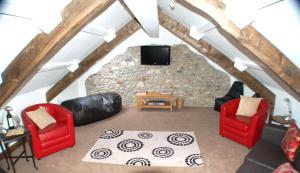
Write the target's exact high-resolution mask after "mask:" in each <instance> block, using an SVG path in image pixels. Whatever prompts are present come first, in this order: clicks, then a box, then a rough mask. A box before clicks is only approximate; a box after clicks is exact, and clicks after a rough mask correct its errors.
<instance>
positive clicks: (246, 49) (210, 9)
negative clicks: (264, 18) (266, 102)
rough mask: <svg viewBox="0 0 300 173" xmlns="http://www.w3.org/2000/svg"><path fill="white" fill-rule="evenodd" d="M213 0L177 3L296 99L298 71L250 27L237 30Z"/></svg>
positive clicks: (299, 95) (299, 87) (299, 83)
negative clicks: (197, 17) (209, 25)
mask: <svg viewBox="0 0 300 173" xmlns="http://www.w3.org/2000/svg"><path fill="white" fill-rule="evenodd" d="M211 1H214V0H210V1H207V0H178V1H177V2H178V3H180V4H181V5H183V6H184V7H186V8H187V9H189V10H191V11H193V12H194V13H197V14H199V15H201V16H202V17H204V18H206V19H207V20H209V21H211V22H212V23H213V24H215V25H216V27H217V28H218V31H219V32H220V33H221V34H222V35H223V36H224V37H225V38H226V39H227V40H228V41H229V42H230V43H232V44H233V45H235V46H236V48H238V49H239V50H240V51H241V52H242V53H244V54H245V55H246V56H247V57H249V58H250V59H252V60H253V61H254V62H256V63H257V64H258V65H259V66H260V67H262V68H263V69H264V71H265V72H266V73H267V74H269V75H270V76H271V77H272V78H273V79H274V80H275V81H276V82H277V83H278V84H279V85H280V86H281V87H282V88H284V89H285V90H286V91H287V92H288V93H289V94H291V95H292V96H293V97H295V98H296V99H297V100H298V101H300V71H299V68H298V67H297V66H296V65H295V64H293V63H292V62H291V61H290V60H289V59H288V58H287V57H286V56H285V55H284V54H283V53H282V52H280V50H278V49H277V48H276V47H274V46H273V44H272V43H271V42H269V41H268V40H267V39H266V38H265V37H264V36H263V35H261V34H260V33H259V32H258V31H256V29H255V28H254V27H252V26H251V25H248V26H247V27H245V28H244V29H242V30H240V29H239V28H238V27H237V26H235V25H234V24H233V23H232V22H231V21H230V20H229V19H228V18H226V16H225V15H224V13H223V11H224V8H223V7H222V5H220V6H218V5H216V4H218V3H212V2H211Z"/></svg>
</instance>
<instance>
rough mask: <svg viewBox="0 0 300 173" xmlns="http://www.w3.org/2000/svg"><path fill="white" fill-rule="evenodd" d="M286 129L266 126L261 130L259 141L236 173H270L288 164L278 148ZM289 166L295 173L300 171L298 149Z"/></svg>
mask: <svg viewBox="0 0 300 173" xmlns="http://www.w3.org/2000/svg"><path fill="white" fill-rule="evenodd" d="M286 129H287V128H286V127H283V126H277V125H273V124H270V125H267V126H266V127H265V128H264V130H263V134H262V137H261V140H259V141H258V142H257V143H256V145H255V146H254V147H253V148H252V149H251V150H250V152H249V153H248V154H247V156H246V158H245V160H244V163H243V164H242V165H241V166H240V167H239V169H238V170H237V173H254V172H255V173H272V172H273V171H274V169H276V168H277V167H278V166H279V165H281V164H283V163H285V162H288V160H287V159H286V157H285V154H284V153H283V151H282V149H281V147H280V145H281V140H282V138H283V137H284V135H285V131H286ZM291 165H292V166H293V167H294V168H295V169H296V170H297V171H299V170H300V152H299V147H298V149H297V152H296V156H295V161H294V162H292V163H291Z"/></svg>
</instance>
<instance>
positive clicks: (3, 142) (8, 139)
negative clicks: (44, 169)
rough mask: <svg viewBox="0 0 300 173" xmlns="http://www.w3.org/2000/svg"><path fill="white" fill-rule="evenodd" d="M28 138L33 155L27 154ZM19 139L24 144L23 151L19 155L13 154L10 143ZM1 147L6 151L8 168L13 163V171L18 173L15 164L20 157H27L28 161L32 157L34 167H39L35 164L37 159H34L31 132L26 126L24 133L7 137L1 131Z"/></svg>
mask: <svg viewBox="0 0 300 173" xmlns="http://www.w3.org/2000/svg"><path fill="white" fill-rule="evenodd" d="M26 139H27V140H28V143H29V146H30V150H31V155H27V151H26V146H25V144H26ZM18 141H21V143H22V145H23V151H22V152H21V153H20V154H19V155H18V156H12V155H11V151H10V149H9V147H8V145H9V144H10V143H12V142H18ZM0 147H1V150H2V151H4V152H3V153H4V154H3V155H4V158H5V161H6V163H7V169H10V165H11V167H12V169H13V172H14V173H16V169H15V164H16V163H17V161H18V160H19V159H20V158H24V159H26V161H29V160H28V159H29V158H31V159H32V162H33V166H34V168H35V169H38V168H37V166H36V164H35V159H34V155H33V152H32V146H31V134H30V132H29V131H28V130H27V129H26V128H25V127H24V134H22V135H17V136H11V137H6V134H4V133H0ZM13 159H15V160H13Z"/></svg>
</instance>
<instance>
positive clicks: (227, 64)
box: [159, 12, 275, 112]
mask: <svg viewBox="0 0 300 173" xmlns="http://www.w3.org/2000/svg"><path fill="white" fill-rule="evenodd" d="M159 21H160V25H162V26H163V27H164V28H166V29H167V30H169V31H170V32H172V33H173V34H174V35H176V36H177V37H179V38H180V39H182V40H183V41H185V42H186V43H188V44H189V45H191V46H192V47H194V48H195V49H197V50H198V51H199V52H200V53H202V54H203V55H204V56H206V57H207V58H209V59H210V60H212V61H213V62H215V63H216V64H218V65H219V66H221V67H222V68H223V69H224V70H225V71H227V72H228V73H229V74H231V75H232V76H234V77H236V78H237V79H239V80H241V81H243V82H244V83H245V84H246V85H247V86H248V87H249V88H251V89H252V90H253V91H255V92H258V93H259V94H260V95H261V96H262V97H264V98H265V99H267V100H268V101H269V102H270V103H271V105H272V112H273V108H274V104H275V95H274V94H273V93H272V92H271V91H270V90H269V89H268V88H266V87H265V86H264V85H262V84H261V83H260V82H259V81H258V80H256V79H255V78H254V77H252V76H251V75H250V74H249V73H248V72H246V71H243V72H240V71H239V70H237V69H236V68H234V62H232V61H231V60H230V59H229V58H228V57H226V56H225V55H224V54H222V53H221V52H220V51H218V50H217V49H216V48H214V47H212V46H211V45H209V44H208V43H207V42H205V41H203V40H199V41H198V40H195V39H193V38H192V37H190V36H189V29H187V28H185V27H184V26H183V25H181V24H180V23H178V22H176V21H174V20H172V19H171V18H170V17H168V16H167V15H166V14H163V13H162V12H159Z"/></svg>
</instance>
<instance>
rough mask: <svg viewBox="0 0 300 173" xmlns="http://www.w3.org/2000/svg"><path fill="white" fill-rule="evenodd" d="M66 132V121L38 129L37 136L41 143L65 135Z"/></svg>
mask: <svg viewBox="0 0 300 173" xmlns="http://www.w3.org/2000/svg"><path fill="white" fill-rule="evenodd" d="M67 134H68V127H67V125H66V123H62V122H60V123H56V124H51V125H49V126H48V127H46V128H45V129H40V130H39V133H38V136H39V139H40V140H41V143H44V142H47V141H51V140H54V139H56V138H59V137H63V136H66V135H67Z"/></svg>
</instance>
